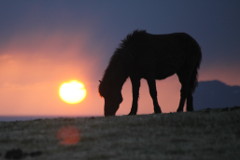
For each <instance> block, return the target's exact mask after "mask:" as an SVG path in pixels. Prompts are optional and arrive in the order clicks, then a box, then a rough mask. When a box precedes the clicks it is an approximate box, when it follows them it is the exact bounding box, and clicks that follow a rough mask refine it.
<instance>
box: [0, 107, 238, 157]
mask: <svg viewBox="0 0 240 160" xmlns="http://www.w3.org/2000/svg"><path fill="white" fill-rule="evenodd" d="M0 153H1V155H0V159H8V158H13V157H14V156H15V157H16V159H17V158H18V159H26V160H27V159H37V160H38V159H39V160H40V159H41V160H42V159H44V160H53V159H57V160H66V159H69V160H74V159H76V160H79V159H89V160H101V159H102V160H106V159H131V160H132V159H137V160H141V159H147V160H149V159H154V160H156V159H165V160H166V159H167V160H168V159H169V160H170V159H171V160H172V159H178V160H179V159H184V160H186V159H189V160H190V159H191V160H192V159H199V160H202V159H218V160H221V159H222V160H225V159H231V160H234V159H236V160H237V159H239V157H240V109H239V107H235V108H225V109H214V110H212V109H206V110H202V111H198V112H191V113H190V112H189V113H169V114H155V115H154V114H153V115H138V116H119V117H108V118H104V117H91V118H72V119H71V118H66V119H65V118H59V119H39V120H32V121H16V122H0Z"/></svg>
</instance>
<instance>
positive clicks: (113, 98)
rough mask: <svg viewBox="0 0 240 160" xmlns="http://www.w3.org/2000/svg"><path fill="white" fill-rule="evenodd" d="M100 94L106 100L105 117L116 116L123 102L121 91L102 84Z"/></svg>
mask: <svg viewBox="0 0 240 160" xmlns="http://www.w3.org/2000/svg"><path fill="white" fill-rule="evenodd" d="M99 93H100V95H101V96H102V97H103V98H104V115H105V116H114V115H115V114H116V112H117V110H118V108H119V105H120V103H121V102H122V100H123V98H122V94H121V91H120V90H119V91H118V90H117V89H116V88H114V87H111V86H109V85H104V84H103V83H102V82H100V85H99Z"/></svg>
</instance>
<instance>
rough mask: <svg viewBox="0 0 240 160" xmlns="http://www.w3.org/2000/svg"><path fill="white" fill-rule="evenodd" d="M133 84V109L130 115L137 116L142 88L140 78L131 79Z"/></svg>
mask: <svg viewBox="0 0 240 160" xmlns="http://www.w3.org/2000/svg"><path fill="white" fill-rule="evenodd" d="M130 79H131V82H132V96H133V100H132V109H131V111H130V113H129V115H136V114H137V109H138V97H139V87H140V78H135V77H130Z"/></svg>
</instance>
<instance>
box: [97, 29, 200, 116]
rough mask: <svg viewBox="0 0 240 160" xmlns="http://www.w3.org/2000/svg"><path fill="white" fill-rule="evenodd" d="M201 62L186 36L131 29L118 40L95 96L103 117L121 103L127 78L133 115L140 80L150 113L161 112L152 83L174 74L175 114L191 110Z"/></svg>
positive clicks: (194, 45)
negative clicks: (143, 81) (178, 86)
mask: <svg viewBox="0 0 240 160" xmlns="http://www.w3.org/2000/svg"><path fill="white" fill-rule="evenodd" d="M201 59H202V53H201V48H200V46H199V44H198V43H197V41H196V40H195V39H194V38H192V37H191V36H190V35H188V34H187V33H171V34H150V33H147V32H146V31H145V30H135V31H133V32H132V33H130V34H128V35H127V36H126V38H125V39H123V40H122V42H121V43H120V45H119V47H118V48H117V49H116V50H115V52H114V54H113V55H112V57H111V59H110V62H109V64H108V66H107V68H106V70H105V72H104V75H103V78H102V80H101V81H100V85H99V88H98V90H99V93H100V96H101V97H104V100H105V104H104V115H105V116H114V115H115V114H116V112H117V110H118V108H119V105H120V103H121V102H122V101H123V98H122V94H121V90H122V86H123V84H124V82H125V81H126V79H127V78H130V80H131V83H132V98H133V100H132V108H131V111H130V113H129V115H136V114H137V109H138V97H139V87H140V80H141V79H142V78H144V79H146V80H147V84H148V87H149V92H150V96H151V98H152V101H153V106H154V113H161V112H162V111H161V108H160V106H159V103H158V99H157V90H156V80H162V79H165V78H167V77H169V76H172V75H173V74H177V76H178V79H179V81H180V83H181V90H180V100H179V105H178V109H177V112H183V108H184V105H185V103H186V111H193V110H194V108H193V96H192V94H193V92H194V90H195V88H196V86H197V83H198V69H199V67H200V63H201Z"/></svg>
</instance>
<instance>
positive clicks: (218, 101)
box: [194, 80, 240, 110]
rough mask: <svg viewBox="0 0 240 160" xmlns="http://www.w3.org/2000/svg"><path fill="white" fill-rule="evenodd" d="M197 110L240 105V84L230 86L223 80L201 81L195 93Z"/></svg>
mask: <svg viewBox="0 0 240 160" xmlns="http://www.w3.org/2000/svg"><path fill="white" fill-rule="evenodd" d="M194 98H195V100H194V106H195V109H196V110H199V109H204V108H224V107H233V106H237V105H240V86H229V85H227V84H225V83H223V82H221V81H218V80H214V81H203V82H200V83H199V85H198V88H197V89H196V92H195V94H194Z"/></svg>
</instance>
